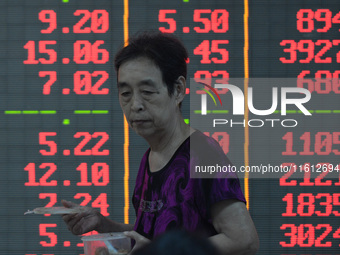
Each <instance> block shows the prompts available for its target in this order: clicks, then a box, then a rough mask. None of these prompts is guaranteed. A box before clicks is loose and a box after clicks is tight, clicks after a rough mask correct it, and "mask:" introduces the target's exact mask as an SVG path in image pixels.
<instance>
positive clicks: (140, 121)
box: [131, 119, 149, 125]
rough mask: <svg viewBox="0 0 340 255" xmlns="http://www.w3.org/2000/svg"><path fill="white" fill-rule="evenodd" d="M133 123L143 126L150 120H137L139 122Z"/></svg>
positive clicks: (134, 121) (133, 121) (133, 122)
mask: <svg viewBox="0 0 340 255" xmlns="http://www.w3.org/2000/svg"><path fill="white" fill-rule="evenodd" d="M131 122H132V124H136V125H142V124H144V123H146V122H149V120H144V119H140V120H139V119H137V120H132V121H131Z"/></svg>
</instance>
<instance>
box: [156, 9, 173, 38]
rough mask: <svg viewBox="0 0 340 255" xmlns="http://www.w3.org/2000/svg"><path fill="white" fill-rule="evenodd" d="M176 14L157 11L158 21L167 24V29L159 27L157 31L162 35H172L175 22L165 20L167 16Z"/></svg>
mask: <svg viewBox="0 0 340 255" xmlns="http://www.w3.org/2000/svg"><path fill="white" fill-rule="evenodd" d="M171 13H172V14H174V13H177V11H176V10H159V14H158V21H159V22H166V23H168V24H169V27H168V28H166V27H159V31H161V32H163V33H174V32H175V31H176V21H175V20H174V19H173V18H167V17H166V15H167V14H171Z"/></svg>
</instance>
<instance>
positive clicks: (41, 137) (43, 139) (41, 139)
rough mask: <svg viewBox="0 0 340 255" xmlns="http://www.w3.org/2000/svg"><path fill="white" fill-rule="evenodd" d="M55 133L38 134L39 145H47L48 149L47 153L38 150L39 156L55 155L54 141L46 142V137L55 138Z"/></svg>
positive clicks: (55, 146)
mask: <svg viewBox="0 0 340 255" xmlns="http://www.w3.org/2000/svg"><path fill="white" fill-rule="evenodd" d="M56 135H57V133H56V132H40V133H39V144H40V145H47V146H48V147H49V151H47V150H39V152H40V153H41V155H43V156H54V155H55V154H56V153H57V144H56V143H55V142H54V141H48V140H47V136H56Z"/></svg>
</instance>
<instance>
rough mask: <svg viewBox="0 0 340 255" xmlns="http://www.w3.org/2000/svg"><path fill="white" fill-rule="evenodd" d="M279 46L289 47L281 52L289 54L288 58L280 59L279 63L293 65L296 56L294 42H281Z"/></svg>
mask: <svg viewBox="0 0 340 255" xmlns="http://www.w3.org/2000/svg"><path fill="white" fill-rule="evenodd" d="M280 45H281V46H286V45H290V47H289V48H286V49H284V50H283V52H287V53H289V58H285V57H281V58H280V61H281V62H282V63H284V64H292V63H295V61H296V59H297V54H296V48H297V44H296V42H295V41H294V40H282V42H280Z"/></svg>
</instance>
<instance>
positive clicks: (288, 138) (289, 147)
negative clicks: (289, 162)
mask: <svg viewBox="0 0 340 255" xmlns="http://www.w3.org/2000/svg"><path fill="white" fill-rule="evenodd" d="M282 140H286V141H287V142H286V151H283V152H282V155H284V156H292V155H296V151H293V132H287V133H286V134H285V135H284V136H283V137H282Z"/></svg>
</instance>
